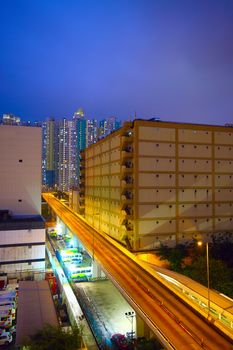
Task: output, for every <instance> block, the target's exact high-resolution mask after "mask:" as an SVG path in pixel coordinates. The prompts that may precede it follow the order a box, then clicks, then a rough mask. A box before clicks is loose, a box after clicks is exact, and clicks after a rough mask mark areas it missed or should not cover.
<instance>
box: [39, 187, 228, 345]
mask: <svg viewBox="0 0 233 350" xmlns="http://www.w3.org/2000/svg"><path fill="white" fill-rule="evenodd" d="M43 198H44V199H45V200H46V202H47V203H48V205H49V206H50V207H51V208H52V209H53V210H54V212H55V213H56V215H57V216H58V217H59V218H60V219H61V220H62V221H63V222H64V223H65V224H66V225H67V227H68V228H69V229H70V230H71V231H72V232H73V233H74V234H76V235H77V236H78V238H79V239H80V241H81V242H82V244H83V246H84V247H85V248H86V249H87V251H88V252H89V254H90V255H91V256H93V258H94V259H95V260H96V261H97V262H98V263H99V264H100V265H101V266H102V268H103V270H104V271H105V273H106V275H107V276H108V277H109V278H110V279H111V280H112V282H113V283H114V284H115V286H116V287H117V288H118V289H119V290H120V291H121V293H122V295H123V296H124V297H125V298H126V300H127V301H128V302H129V304H130V305H131V306H132V307H133V309H134V310H135V311H136V313H137V314H138V315H139V316H140V317H141V319H142V320H143V321H144V322H145V323H146V324H147V325H148V327H149V328H150V329H151V330H152V331H153V332H154V333H155V335H156V336H157V337H158V339H159V340H160V342H161V343H162V344H163V345H164V347H165V348H166V349H177V350H178V349H179V350H181V349H184V350H186V349H189V350H191V349H194V350H198V349H206V350H210V349H211V350H220V349H221V350H230V349H231V350H232V349H233V341H232V340H231V339H230V337H231V336H232V331H231V330H230V331H229V332H228V337H227V336H226V335H224V334H223V333H222V332H219V330H218V329H217V328H216V324H217V323H218V322H216V320H215V319H209V320H206V319H205V318H204V317H203V314H202V315H201V313H199V312H200V310H199V309H198V308H197V307H196V305H195V304H193V306H192V307H190V305H189V304H188V303H187V300H186V299H187V298H185V294H184V293H183V292H181V291H179V290H177V288H175V287H174V286H173V285H172V284H171V283H170V282H169V281H167V280H166V279H165V278H163V276H162V275H161V274H160V273H158V272H157V271H154V270H153V269H152V268H150V267H148V266H147V265H146V264H144V263H143V262H142V261H140V260H139V259H138V258H137V257H135V256H134V254H132V253H130V252H129V251H128V250H127V249H125V248H124V247H122V246H121V245H120V244H118V243H117V242H115V241H114V240H113V239H111V238H110V237H109V236H107V235H106V234H104V233H101V232H97V231H96V230H95V229H93V227H91V226H90V225H89V224H87V222H86V221H85V220H84V219H83V218H82V217H81V216H79V215H78V214H76V213H74V212H73V211H72V210H71V209H70V208H68V207H67V206H66V205H64V204H63V203H62V202H60V201H59V200H58V199H56V198H55V197H54V196H52V195H51V194H48V193H43ZM232 338H233V336H232Z"/></svg>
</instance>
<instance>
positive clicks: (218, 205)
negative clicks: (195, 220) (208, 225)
mask: <svg viewBox="0 0 233 350" xmlns="http://www.w3.org/2000/svg"><path fill="white" fill-rule="evenodd" d="M161 205H162V206H164V205H163V204H161ZM228 205H229V206H230V207H232V203H228ZM159 206H160V205H159V204H156V206H155V207H156V208H159ZM174 206H176V205H175V204H174ZM201 206H203V204H201ZM205 206H206V208H209V207H210V205H209V204H206V205H205ZM215 206H217V207H221V204H219V203H218V204H216V203H215ZM172 207H173V206H172V204H169V208H172ZM193 207H194V208H197V207H198V204H194V205H193ZM182 208H185V205H184V204H182Z"/></svg>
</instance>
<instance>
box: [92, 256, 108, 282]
mask: <svg viewBox="0 0 233 350" xmlns="http://www.w3.org/2000/svg"><path fill="white" fill-rule="evenodd" d="M92 276H93V278H104V277H105V273H104V272H103V271H102V270H101V267H100V265H99V264H98V263H97V262H96V261H95V260H94V261H93V275H92Z"/></svg>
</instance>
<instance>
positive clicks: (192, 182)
mask: <svg viewBox="0 0 233 350" xmlns="http://www.w3.org/2000/svg"><path fill="white" fill-rule="evenodd" d="M232 151H233V129H232V128H230V127H223V126H210V125H195V124H182V123H170V122H160V121H146V120H135V121H134V122H126V123H124V125H123V127H122V128H121V129H119V130H117V131H116V132H114V133H113V134H111V135H109V136H107V137H106V138H104V139H102V140H100V141H98V142H97V143H96V144H93V145H91V146H90V147H88V148H87V149H86V150H85V152H84V153H85V157H84V159H85V218H86V220H87V221H88V222H89V223H90V224H92V225H94V226H95V227H96V228H97V229H100V230H102V231H103V232H105V233H107V234H109V235H110V236H112V237H113V238H115V239H117V240H118V241H121V242H124V243H125V244H126V245H127V246H128V247H129V248H131V249H133V250H135V251H139V250H146V249H147V250H150V249H153V248H156V247H158V246H159V245H160V244H161V243H163V244H167V245H174V244H176V243H181V242H185V241H188V240H192V239H193V238H196V239H208V237H210V236H211V234H213V233H219V232H232V231H233V204H232V195H233V152H232Z"/></svg>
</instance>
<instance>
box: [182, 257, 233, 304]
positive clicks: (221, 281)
mask: <svg viewBox="0 0 233 350" xmlns="http://www.w3.org/2000/svg"><path fill="white" fill-rule="evenodd" d="M209 272H210V288H211V289H215V290H217V291H218V292H221V293H224V294H226V295H228V296H229V297H231V298H232V297H233V271H232V269H230V268H228V267H227V265H226V263H225V262H224V261H221V260H216V259H213V258H211V259H210V260H209ZM183 274H184V275H186V276H188V277H190V278H192V279H194V280H195V281H197V282H199V283H201V284H203V285H204V286H207V266H206V257H205V256H199V257H198V258H197V259H196V260H195V261H193V263H192V264H191V265H188V266H185V267H184V269H183Z"/></svg>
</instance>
